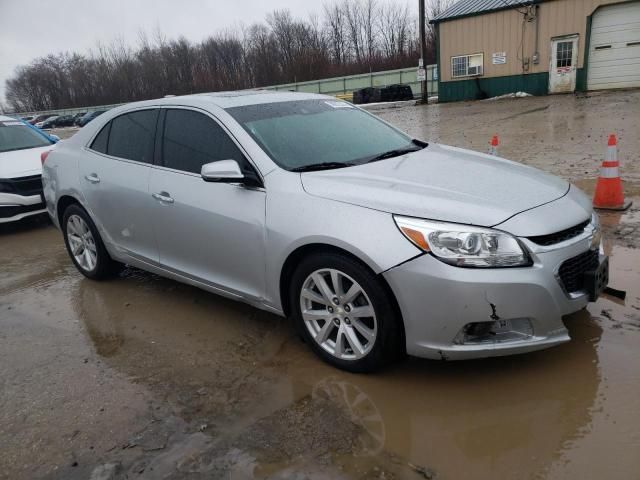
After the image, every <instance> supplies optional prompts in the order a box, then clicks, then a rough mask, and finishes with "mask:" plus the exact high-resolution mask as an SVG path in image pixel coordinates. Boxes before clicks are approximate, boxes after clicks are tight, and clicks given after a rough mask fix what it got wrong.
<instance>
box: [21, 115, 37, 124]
mask: <svg viewBox="0 0 640 480" xmlns="http://www.w3.org/2000/svg"><path fill="white" fill-rule="evenodd" d="M36 116H37V115H27V116H26V117H20V118H21V119H22V120H24V121H25V122H31V120H34V119H35V118H36Z"/></svg>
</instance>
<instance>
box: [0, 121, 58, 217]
mask: <svg viewBox="0 0 640 480" xmlns="http://www.w3.org/2000/svg"><path fill="white" fill-rule="evenodd" d="M54 145H55V139H53V138H51V137H49V136H48V135H47V134H45V133H44V132H38V131H37V130H36V129H35V128H33V127H31V126H29V125H27V124H25V123H24V122H23V121H21V120H16V119H15V118H11V117H6V116H2V115H0V223H8V222H14V221H18V220H21V219H23V218H24V217H28V216H31V215H38V214H40V213H43V212H46V209H45V205H44V202H43V200H42V178H41V177H42V161H41V156H42V155H43V154H45V155H46V153H47V152H49V151H50V150H51V149H52V147H53V146H54Z"/></svg>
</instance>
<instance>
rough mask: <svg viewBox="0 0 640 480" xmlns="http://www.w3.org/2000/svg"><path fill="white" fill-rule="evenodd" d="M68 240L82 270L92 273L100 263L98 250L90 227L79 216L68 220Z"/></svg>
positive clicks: (73, 216)
mask: <svg viewBox="0 0 640 480" xmlns="http://www.w3.org/2000/svg"><path fill="white" fill-rule="evenodd" d="M67 240H68V242H69V249H70V250H71V255H73V258H74V259H75V261H76V262H77V264H78V265H80V267H82V269H84V270H86V271H88V272H90V271H92V270H93V269H94V268H96V265H97V263H98V249H97V247H96V242H95V239H94V238H93V234H92V233H91V229H90V228H89V225H87V223H86V222H85V221H84V220H83V219H82V217H80V216H79V215H71V216H70V217H69V219H68V220H67Z"/></svg>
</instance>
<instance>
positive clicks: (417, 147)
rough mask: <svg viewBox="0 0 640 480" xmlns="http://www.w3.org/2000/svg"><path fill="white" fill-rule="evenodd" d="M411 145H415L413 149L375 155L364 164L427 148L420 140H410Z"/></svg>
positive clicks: (397, 149)
mask: <svg viewBox="0 0 640 480" xmlns="http://www.w3.org/2000/svg"><path fill="white" fill-rule="evenodd" d="M412 143H413V144H414V145H415V146H413V147H406V148H396V149H394V150H389V151H388V152H384V153H381V154H380V155H376V156H375V157H371V158H369V159H367V161H366V162H365V163H370V162H377V161H378V160H385V159H387V158H393V157H399V156H401V155H405V154H407V153H412V152H417V151H418V150H422V149H423V148H426V147H428V146H429V144H428V143H426V142H421V141H420V140H412Z"/></svg>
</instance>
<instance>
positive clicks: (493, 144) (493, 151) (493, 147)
mask: <svg viewBox="0 0 640 480" xmlns="http://www.w3.org/2000/svg"><path fill="white" fill-rule="evenodd" d="M489 145H490V146H489V152H488V153H489V155H495V156H496V157H497V156H498V145H500V141H499V140H498V135H494V136H493V137H491V141H490V142H489Z"/></svg>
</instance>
